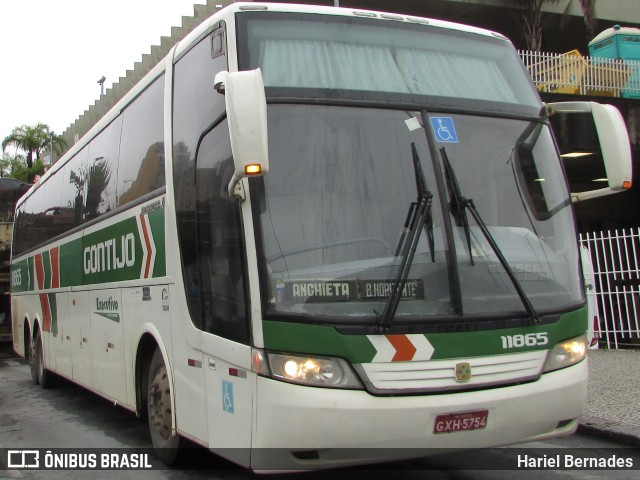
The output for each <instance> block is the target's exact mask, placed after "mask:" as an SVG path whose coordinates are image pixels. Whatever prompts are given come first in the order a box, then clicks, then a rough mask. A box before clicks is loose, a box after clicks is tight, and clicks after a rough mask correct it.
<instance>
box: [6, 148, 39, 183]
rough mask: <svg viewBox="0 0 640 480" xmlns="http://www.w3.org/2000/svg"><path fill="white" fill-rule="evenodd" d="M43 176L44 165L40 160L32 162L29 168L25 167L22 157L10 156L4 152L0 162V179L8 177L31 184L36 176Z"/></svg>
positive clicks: (24, 159) (23, 157) (17, 155)
mask: <svg viewBox="0 0 640 480" xmlns="http://www.w3.org/2000/svg"><path fill="white" fill-rule="evenodd" d="M43 174H44V164H43V163H42V162H41V161H40V160H36V161H34V162H33V166H32V167H31V168H28V167H27V160H26V158H25V156H24V155H21V154H16V155H11V154H9V153H7V152H4V153H3V155H2V160H1V161H0V177H10V178H15V179H18V180H22V181H23V182H32V181H33V179H34V178H35V176H36V175H43Z"/></svg>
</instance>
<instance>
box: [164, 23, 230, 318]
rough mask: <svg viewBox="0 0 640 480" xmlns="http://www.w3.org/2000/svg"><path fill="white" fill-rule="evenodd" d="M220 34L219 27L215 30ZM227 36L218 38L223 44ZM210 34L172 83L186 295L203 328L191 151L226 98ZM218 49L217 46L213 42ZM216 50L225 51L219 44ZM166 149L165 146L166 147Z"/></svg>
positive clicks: (219, 56) (220, 56) (220, 55)
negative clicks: (218, 85)
mask: <svg viewBox="0 0 640 480" xmlns="http://www.w3.org/2000/svg"><path fill="white" fill-rule="evenodd" d="M220 29H222V30H224V25H221V26H219V27H218V29H216V31H215V32H213V33H214V34H216V32H219V31H220ZM225 38H226V35H222V36H218V40H220V41H223V40H225ZM213 43H214V41H213V38H212V36H211V35H209V36H207V37H205V38H203V39H202V40H200V42H199V43H198V44H196V45H195V46H194V47H193V48H192V49H191V50H189V51H188V52H186V53H184V54H183V55H182V57H180V58H179V59H178V61H177V62H176V63H175V66H174V82H173V119H172V123H173V142H174V143H173V146H172V147H171V148H173V179H172V181H173V186H174V192H175V199H176V221H177V224H178V242H179V244H180V259H181V261H182V271H183V275H184V286H185V294H186V296H187V300H188V307H189V314H190V316H191V321H192V322H193V324H194V325H195V326H196V327H197V328H199V329H205V325H204V323H205V318H204V317H205V314H204V313H203V312H201V310H200V309H201V306H202V304H203V303H204V302H202V299H201V290H202V288H201V287H202V284H203V280H202V278H201V276H202V272H201V268H200V265H199V263H198V254H197V252H198V247H197V241H198V240H197V233H196V171H195V170H196V167H195V164H196V152H197V151H198V148H199V147H198V145H199V144H200V143H201V140H202V138H203V137H204V135H205V134H206V132H207V131H208V129H209V128H210V127H211V125H212V123H213V122H215V121H216V119H218V118H220V116H221V115H223V114H224V112H225V103H224V102H225V99H224V96H222V95H220V94H219V93H217V92H216V91H215V89H214V88H213V78H214V77H215V75H216V73H218V72H220V71H222V70H228V65H227V56H226V54H225V52H226V49H223V50H220V48H217V49H216V50H215V55H214V50H213ZM216 45H217V43H216ZM221 47H224V45H222V46H221ZM167 148H169V146H167Z"/></svg>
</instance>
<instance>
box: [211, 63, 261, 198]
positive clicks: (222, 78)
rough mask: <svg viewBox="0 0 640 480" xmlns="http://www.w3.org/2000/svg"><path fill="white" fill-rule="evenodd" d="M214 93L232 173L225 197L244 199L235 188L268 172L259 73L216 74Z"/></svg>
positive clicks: (240, 191) (224, 72)
mask: <svg viewBox="0 0 640 480" xmlns="http://www.w3.org/2000/svg"><path fill="white" fill-rule="evenodd" d="M213 85H214V88H215V90H216V91H217V92H218V93H220V94H223V95H224V96H225V108H226V111H227V124H228V126H229V140H230V142H231V152H232V154H233V165H234V172H233V176H232V177H231V181H230V182H229V187H228V191H229V196H231V197H237V198H240V199H244V198H243V197H244V195H243V194H242V190H243V189H238V188H236V187H237V185H238V184H239V182H240V180H242V179H243V178H245V177H259V176H261V175H264V174H265V173H268V172H269V147H268V128H267V100H266V96H265V91H264V82H263V80H262V72H261V71H260V69H259V68H258V69H256V70H249V71H242V72H227V71H222V72H219V73H218V74H216V76H215V79H214V81H213Z"/></svg>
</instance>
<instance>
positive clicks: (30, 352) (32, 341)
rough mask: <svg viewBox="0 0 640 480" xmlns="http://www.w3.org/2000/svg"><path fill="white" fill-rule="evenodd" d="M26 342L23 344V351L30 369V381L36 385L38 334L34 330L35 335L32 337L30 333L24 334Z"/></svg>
mask: <svg viewBox="0 0 640 480" xmlns="http://www.w3.org/2000/svg"><path fill="white" fill-rule="evenodd" d="M25 336H26V340H27V344H26V345H25V351H26V354H27V360H28V361H29V369H30V370H31V381H32V382H33V384H34V385H38V384H39V383H40V380H39V378H38V367H37V365H36V349H37V347H36V342H37V341H38V337H39V335H38V334H37V332H36V335H34V336H33V337H32V336H31V335H28V336H27V335H26V334H25Z"/></svg>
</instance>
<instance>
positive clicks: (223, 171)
mask: <svg viewBox="0 0 640 480" xmlns="http://www.w3.org/2000/svg"><path fill="white" fill-rule="evenodd" d="M233 172H234V165H233V157H232V156H231V144H230V143H229V129H228V127H227V122H226V121H225V122H223V123H222V124H220V125H219V126H218V127H216V128H215V129H214V130H213V131H212V132H211V133H209V134H208V135H207V136H206V137H205V139H204V140H203V142H202V145H201V146H200V149H199V150H198V159H197V174H196V189H197V207H196V211H197V232H198V234H197V239H198V265H199V268H200V295H201V302H202V304H201V311H202V328H203V329H204V330H206V331H208V332H211V333H215V334H217V335H220V336H222V337H226V338H229V339H232V340H236V341H240V342H248V340H249V326H248V322H247V319H248V315H247V312H246V310H247V309H246V302H245V283H244V282H245V275H244V272H245V268H244V247H243V236H242V228H241V215H240V206H239V203H238V201H237V200H235V199H232V198H230V197H229V194H228V193H227V186H228V185H229V181H230V180H231V177H232V176H233Z"/></svg>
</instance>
